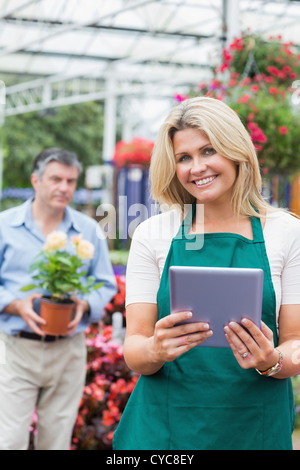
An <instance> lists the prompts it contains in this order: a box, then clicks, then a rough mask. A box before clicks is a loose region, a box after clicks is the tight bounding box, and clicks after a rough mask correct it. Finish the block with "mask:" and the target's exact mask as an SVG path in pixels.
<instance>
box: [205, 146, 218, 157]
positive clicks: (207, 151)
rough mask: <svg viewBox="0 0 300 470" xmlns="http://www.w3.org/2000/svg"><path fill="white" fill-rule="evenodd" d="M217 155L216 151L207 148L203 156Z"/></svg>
mask: <svg viewBox="0 0 300 470" xmlns="http://www.w3.org/2000/svg"><path fill="white" fill-rule="evenodd" d="M215 153H216V151H215V149H214V148H212V147H206V149H204V150H203V152H202V154H203V155H206V156H209V155H214V154H215Z"/></svg>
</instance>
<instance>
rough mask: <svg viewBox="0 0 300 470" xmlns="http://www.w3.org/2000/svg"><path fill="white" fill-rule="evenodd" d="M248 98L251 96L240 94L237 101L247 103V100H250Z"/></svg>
mask: <svg viewBox="0 0 300 470" xmlns="http://www.w3.org/2000/svg"><path fill="white" fill-rule="evenodd" d="M250 98H251V95H242V96H241V97H240V98H239V99H238V103H244V104H247V103H248V101H249V100H250Z"/></svg>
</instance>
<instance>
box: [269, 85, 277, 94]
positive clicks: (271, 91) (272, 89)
mask: <svg viewBox="0 0 300 470" xmlns="http://www.w3.org/2000/svg"><path fill="white" fill-rule="evenodd" d="M269 93H271V95H276V94H277V93H278V89H277V88H276V87H275V86H270V88H269Z"/></svg>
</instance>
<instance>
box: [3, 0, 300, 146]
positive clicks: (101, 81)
mask: <svg viewBox="0 0 300 470" xmlns="http://www.w3.org/2000/svg"><path fill="white" fill-rule="evenodd" d="M299 24H300V2H299V1H295V0H277V1H269V0H59V1H53V0H0V104H1V92H2V98H3V92H4V91H5V92H6V93H5V100H3V99H2V102H3V101H5V105H4V106H2V108H1V106H0V111H1V109H2V115H3V116H11V115H15V114H22V113H25V112H28V111H36V110H42V109H48V108H51V107H57V106H61V105H67V104H74V103H79V102H83V101H91V100H98V101H105V102H106V103H107V102H108V100H111V102H110V105H109V106H106V108H107V115H106V121H107V122H108V123H109V122H110V124H109V125H110V127H111V130H112V131H113V132H114V130H113V129H115V122H112V121H113V119H114V118H113V115H115V114H116V103H113V102H112V98H115V99H118V98H119V97H122V100H123V103H125V104H124V106H125V107H126V106H127V104H126V99H130V100H131V102H132V100H133V99H134V98H137V99H139V100H141V99H145V98H149V99H150V100H154V99H156V100H159V99H161V98H163V99H164V100H165V99H172V98H173V96H174V94H176V93H184V92H185V91H187V90H189V89H190V87H192V86H195V85H196V84H199V83H201V82H202V81H205V80H207V79H209V78H210V75H211V70H212V67H213V66H214V65H218V64H220V61H221V57H222V51H223V48H224V47H225V46H226V44H228V42H229V41H231V40H232V39H233V38H234V37H236V36H239V35H240V34H241V32H246V33H247V32H250V33H256V34H260V35H262V36H263V37H265V38H266V39H268V38H269V37H270V36H277V35H281V36H282V37H283V39H284V41H286V42H289V41H293V42H294V43H295V44H296V46H298V47H300V37H299ZM139 108H141V106H140V105H139ZM3 111H4V112H3ZM125 113H126V111H125ZM130 114H131V117H132V116H133V115H134V109H131V113H130ZM155 119H156V118H155ZM138 120H139V118H138V117H137V121H138ZM108 131H110V129H108ZM112 145H113V143H112V142H111V144H110V145H109V148H112Z"/></svg>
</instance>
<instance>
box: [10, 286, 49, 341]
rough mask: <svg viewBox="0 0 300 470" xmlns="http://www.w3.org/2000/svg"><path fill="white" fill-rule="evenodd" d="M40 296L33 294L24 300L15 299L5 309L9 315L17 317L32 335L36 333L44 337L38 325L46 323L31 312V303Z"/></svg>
mask: <svg viewBox="0 0 300 470" xmlns="http://www.w3.org/2000/svg"><path fill="white" fill-rule="evenodd" d="M41 297H42V295H41V294H38V293H34V294H31V295H29V296H28V297H26V299H23V300H20V299H16V300H13V301H12V302H11V303H10V304H9V305H8V306H7V307H6V309H5V310H6V311H7V312H9V313H11V314H12V315H18V316H20V317H21V318H23V320H24V321H25V323H26V324H27V325H28V326H29V328H31V330H32V331H34V333H37V334H38V335H40V336H45V333H44V332H43V331H42V330H41V329H40V328H39V324H41V325H45V324H46V321H45V320H44V319H43V318H41V317H40V316H39V315H38V314H37V313H36V312H35V311H34V310H33V302H34V300H35V299H39V298H41Z"/></svg>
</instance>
